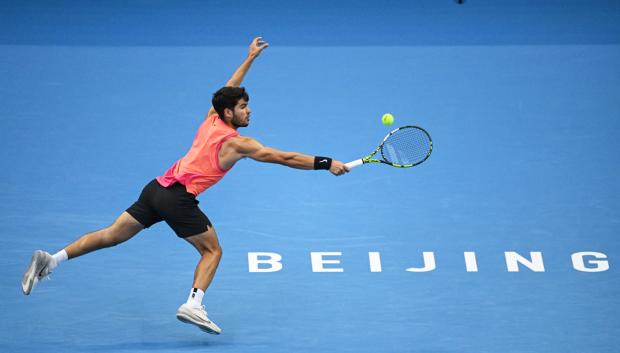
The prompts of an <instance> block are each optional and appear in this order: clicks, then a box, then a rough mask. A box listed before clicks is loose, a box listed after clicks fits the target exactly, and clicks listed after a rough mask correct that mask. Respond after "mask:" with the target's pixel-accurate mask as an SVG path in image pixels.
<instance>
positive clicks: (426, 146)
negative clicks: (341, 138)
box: [345, 126, 433, 169]
mask: <svg viewBox="0 0 620 353" xmlns="http://www.w3.org/2000/svg"><path fill="white" fill-rule="evenodd" d="M377 152H381V159H378V158H373V157H374V156H375V154H377ZM431 152H433V140H431V135H429V134H428V132H426V130H424V129H422V128H421V127H418V126H401V127H399V128H398V129H396V130H392V132H390V133H389V134H387V136H385V138H384V139H383V141H382V142H381V145H379V147H377V149H376V150H374V152H372V153H371V154H369V155H368V156H366V157H364V158H361V159H357V160H354V161H352V162H349V163H346V164H345V166H347V168H349V169H351V168H354V167H357V166H360V165H362V164H366V163H384V164H387V165H391V166H392V167H397V168H409V167H413V166H416V165H418V164H420V163H422V162H424V161H425V160H427V159H428V157H430V155H431ZM377 157H379V156H377Z"/></svg>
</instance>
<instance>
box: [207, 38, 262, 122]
mask: <svg viewBox="0 0 620 353" xmlns="http://www.w3.org/2000/svg"><path fill="white" fill-rule="evenodd" d="M267 47H269V43H267V42H265V41H264V40H263V37H256V38H254V39H253V40H252V43H250V47H249V48H248V56H247V57H246V58H245V60H243V62H242V63H241V65H239V67H238V68H237V70H235V72H234V73H233V74H232V76H231V77H230V79H228V81H227V82H226V86H229V87H230V86H232V87H239V85H241V82H243V78H244V77H245V74H247V73H248V71H249V70H250V67H251V66H252V63H253V62H254V60H255V59H256V58H258V56H259V55H260V53H262V52H263V50H264V49H265V48H267ZM212 114H215V109H214V108H213V107H211V109H209V114H207V116H211V115H212Z"/></svg>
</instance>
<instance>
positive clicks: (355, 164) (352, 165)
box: [345, 159, 364, 169]
mask: <svg viewBox="0 0 620 353" xmlns="http://www.w3.org/2000/svg"><path fill="white" fill-rule="evenodd" d="M362 164H364V162H363V161H362V160H361V159H356V160H354V161H352V162H349V163H345V167H347V168H348V169H352V168H355V167H358V166H360V165H362Z"/></svg>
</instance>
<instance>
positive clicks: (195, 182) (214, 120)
mask: <svg viewBox="0 0 620 353" xmlns="http://www.w3.org/2000/svg"><path fill="white" fill-rule="evenodd" d="M234 136H239V133H238V132H237V131H236V130H235V129H233V128H231V127H230V126H228V125H226V124H225V123H224V122H223V121H222V120H221V119H220V118H219V116H218V115H217V114H214V115H211V116H209V117H207V118H206V119H205V121H204V122H203V123H202V124H201V125H200V127H199V128H198V132H197V133H196V137H195V138H194V143H193V144H192V147H191V148H190V150H189V151H188V152H187V154H186V155H185V156H184V157H183V158H181V159H179V160H178V161H177V162H176V163H174V165H172V167H170V169H168V170H167V171H166V173H165V174H164V175H162V176H159V177H157V178H156V179H157V181H158V182H159V184H160V185H161V186H163V187H168V186H170V185H173V184H174V183H181V184H183V185H185V189H186V190H187V192H189V193H192V194H194V195H196V196H198V194H200V193H201V192H203V191H205V190H206V189H208V188H210V187H211V186H212V185H213V184H215V183H217V182H218V181H220V179H222V178H223V177H224V175H226V173H227V172H228V171H229V170H230V169H231V168H232V166H231V167H230V168H228V169H226V170H224V169H222V168H220V163H219V157H218V153H219V152H220V149H221V147H222V144H223V143H224V141H226V140H228V139H229V138H231V137H234Z"/></svg>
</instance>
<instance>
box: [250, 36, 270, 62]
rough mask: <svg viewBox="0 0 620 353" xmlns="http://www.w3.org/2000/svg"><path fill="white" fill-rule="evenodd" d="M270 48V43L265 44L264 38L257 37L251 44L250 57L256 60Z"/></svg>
mask: <svg viewBox="0 0 620 353" xmlns="http://www.w3.org/2000/svg"><path fill="white" fill-rule="evenodd" d="M268 46H269V43H267V42H265V41H264V40H263V37H256V38H254V40H252V43H250V48H249V50H248V56H250V57H252V58H256V57H257V56H259V55H260V53H261V52H262V51H263V49H265V48H267V47H268Z"/></svg>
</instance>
